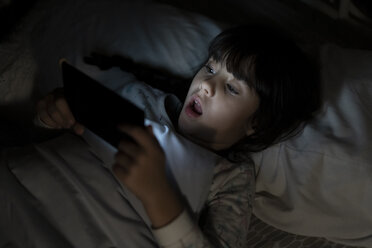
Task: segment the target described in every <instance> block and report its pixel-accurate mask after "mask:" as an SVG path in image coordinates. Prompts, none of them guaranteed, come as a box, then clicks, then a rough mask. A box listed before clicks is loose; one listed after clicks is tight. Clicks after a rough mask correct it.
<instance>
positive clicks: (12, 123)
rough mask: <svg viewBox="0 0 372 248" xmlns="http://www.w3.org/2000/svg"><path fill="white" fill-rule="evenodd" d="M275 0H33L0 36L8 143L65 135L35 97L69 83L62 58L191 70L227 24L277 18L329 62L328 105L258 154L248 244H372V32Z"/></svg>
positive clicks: (116, 84)
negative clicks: (41, 123) (45, 118)
mask: <svg viewBox="0 0 372 248" xmlns="http://www.w3.org/2000/svg"><path fill="white" fill-rule="evenodd" d="M265 2H266V3H262V2H261V3H259V4H257V3H256V4H255V3H247V2H245V1H216V2H215V3H214V6H213V11H210V5H209V4H207V3H206V2H203V1H190V2H189V3H185V2H182V1H159V2H156V1H147V0H142V1H124V0H110V1H99V0H94V1H86V0H79V1H72V0H70V1H63V2H61V1H57V0H53V1H35V3H34V4H33V5H32V6H31V7H30V10H29V11H28V12H26V14H25V15H23V16H22V18H21V19H20V20H19V21H18V22H17V25H16V26H13V28H12V31H11V32H9V34H8V35H7V37H6V38H3V39H2V40H1V44H0V72H1V75H0V111H1V119H0V121H1V123H0V127H1V130H0V135H1V144H0V147H1V149H2V150H6V149H9V148H10V147H17V146H20V145H22V146H23V145H27V144H29V143H31V142H39V141H43V140H47V139H49V138H50V137H55V136H58V135H59V134H60V133H58V132H47V131H45V130H42V129H37V128H35V127H34V126H33V125H32V117H33V115H34V110H33V105H34V104H35V102H36V99H38V98H40V97H41V96H43V95H45V94H46V93H47V92H49V91H50V90H52V89H54V88H55V87H59V86H61V85H62V81H61V76H60V72H59V70H58V66H57V63H56V61H58V59H59V58H61V57H65V58H67V59H68V60H69V61H70V62H72V63H73V64H74V65H75V66H77V67H79V68H84V62H83V60H82V58H83V56H86V55H88V54H89V53H90V52H92V51H99V52H102V53H105V54H108V55H112V54H116V55H117V54H119V55H123V56H128V57H131V58H132V59H133V60H135V61H136V62H139V63H146V64H150V65H152V66H154V67H156V68H161V69H164V70H167V71H170V72H172V73H173V74H175V75H177V76H180V77H183V78H190V77H192V75H193V74H194V73H195V71H196V69H197V68H198V66H199V65H200V61H203V60H204V59H205V56H206V48H207V44H208V42H209V41H210V40H211V39H212V38H213V37H214V36H215V35H216V34H218V33H219V32H220V31H221V30H222V29H223V28H225V27H227V26H230V25H233V24H240V23H252V22H253V23H256V22H259V23H266V24H274V25H277V26H279V27H281V28H283V29H284V30H287V31H288V32H289V33H292V34H293V35H294V36H295V37H296V39H297V41H298V42H299V43H300V44H301V45H302V46H303V47H304V48H305V49H306V51H307V52H308V53H309V55H310V56H312V57H313V58H314V59H318V60H319V64H320V65H321V72H322V74H321V77H322V83H323V88H324V93H323V94H324V95H323V98H324V102H325V104H324V105H323V109H322V111H320V113H319V114H318V115H317V117H316V119H315V120H314V121H313V122H311V123H310V124H309V125H308V126H307V127H306V128H305V130H304V131H303V132H302V133H300V134H299V135H298V136H296V137H294V138H292V139H290V140H288V141H286V142H282V143H280V144H277V145H275V146H273V147H271V148H269V149H267V150H265V151H263V152H260V153H257V154H254V156H253V158H254V161H255V165H256V179H257V190H256V193H257V197H256V201H255V202H254V216H253V217H252V220H251V229H250V238H249V244H250V246H249V247H349V246H350V247H351V246H353V247H372V241H371V240H372V231H371V229H372V228H370V227H372V216H371V211H369V209H370V207H371V203H372V195H371V193H370V192H368V189H369V188H371V186H372V185H371V182H372V180H371V179H372V156H371V153H370V151H372V132H371V131H370V130H369V129H370V128H369V127H370V126H371V125H372V112H371V109H372V105H371V101H370V99H371V96H372V83H371V78H372V75H371V71H372V70H371V69H370V68H371V65H372V52H370V51H367V49H372V47H371V46H370V44H372V43H371V42H370V41H371V40H372V39H371V37H370V36H369V34H368V33H366V32H363V33H362V32H359V31H361V30H363V31H365V30H368V26H353V25H352V24H350V23H348V22H347V23H345V22H344V21H342V22H337V21H334V20H333V19H329V18H327V17H326V16H323V15H322V14H320V13H317V12H314V10H313V9H312V7H309V6H306V5H304V4H298V3H295V2H294V1H274V0H272V1H265ZM222 7H225V8H222ZM226 7H228V8H226ZM226 9H227V11H226ZM294 10H297V11H294ZM314 16H315V17H316V18H318V19H316V20H317V21H316V22H315V21H314V20H315V19H312V18H314ZM294 20H296V22H294ZM332 20H333V21H332ZM314 22H315V23H316V24H314ZM324 23H327V24H329V25H330V26H331V27H333V28H334V30H332V31H330V32H327V31H326V30H325V29H324ZM340 23H341V24H342V25H341V24H340ZM340 25H341V26H340ZM340 27H342V28H343V29H342V30H346V31H345V32H340V30H339V29H340ZM355 30H357V31H355ZM350 34H354V36H353V39H351V38H350V37H351V35H350ZM329 42H330V43H329ZM361 49H364V50H361ZM103 83H105V85H106V86H107V87H109V88H111V89H113V90H117V89H120V87H121V85H120V81H118V80H112V79H111V80H110V79H107V80H106V81H105V82H103ZM168 87H169V86H168ZM173 87H174V86H173ZM169 90H170V91H172V88H170V89H169ZM299 165H301V166H299ZM355 168H357V169H355ZM335 171H336V172H337V173H335ZM296 189H300V190H296ZM356 192H357V193H356ZM282 199H286V201H285V203H283V202H282ZM344 216H348V218H344ZM348 224H349V226H348ZM345 226H346V227H345ZM0 237H1V236H0ZM0 244H1V245H3V244H2V243H1V240H0Z"/></svg>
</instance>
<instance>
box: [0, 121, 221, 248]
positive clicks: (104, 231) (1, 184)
mask: <svg viewBox="0 0 372 248" xmlns="http://www.w3.org/2000/svg"><path fill="white" fill-rule="evenodd" d="M151 125H152V126H153V128H154V130H155V131H154V133H155V135H156V136H157V137H158V138H159V139H160V143H161V144H163V142H164V143H165V144H170V145H171V147H172V148H173V149H171V148H170V149H168V150H169V152H168V153H166V156H167V172H168V173H167V175H168V176H169V177H170V180H171V181H172V182H173V183H175V185H174V186H175V188H177V189H178V190H179V192H180V194H181V196H183V198H184V199H185V202H186V203H188V207H189V210H190V213H191V215H192V216H194V218H195V219H196V220H197V218H198V215H199V213H200V211H201V208H202V206H203V204H204V202H205V200H206V197H207V195H208V192H209V188H210V183H211V180H212V175H213V167H214V164H215V163H216V161H217V160H218V158H217V156H216V155H214V154H213V153H211V152H209V151H207V150H203V149H200V147H198V146H194V145H193V144H192V143H191V142H188V141H187V140H184V139H182V138H181V139H180V138H179V136H178V135H175V134H173V133H171V132H169V131H170V130H169V129H168V128H164V127H163V126H161V125H157V123H151ZM115 151H116V149H115V148H113V147H112V146H110V145H109V144H107V143H105V142H104V141H103V140H101V139H100V138H98V137H97V136H95V135H94V134H92V133H90V132H89V131H88V130H87V131H86V134H85V136H84V137H79V136H76V135H74V134H71V133H66V134H63V135H61V136H59V137H57V138H55V139H52V140H49V141H46V142H43V143H40V144H37V145H32V146H27V147H23V148H16V149H12V150H9V151H7V152H5V151H3V154H2V156H1V162H0V169H1V173H0V219H1V221H0V246H3V245H5V244H12V245H13V246H15V247H18V246H19V247H38V248H43V247H157V245H156V242H155V241H154V238H153V236H152V234H151V230H150V228H149V227H150V222H149V219H148V217H147V216H146V213H145V211H144V209H143V206H142V204H141V202H140V201H139V200H138V199H137V198H136V197H135V196H134V195H133V194H131V193H130V192H129V191H128V190H127V189H126V188H125V187H123V186H122V185H121V184H120V183H119V182H118V181H117V180H116V178H115V177H114V175H113V174H112V172H111V166H112V163H113V154H114V152H115ZM191 154H192V156H190V155H191ZM174 161H177V164H176V166H172V165H170V163H172V162H174ZM190 182H193V183H190ZM17 245H18V246H17ZM11 247H12V246H11Z"/></svg>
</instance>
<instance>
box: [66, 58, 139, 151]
mask: <svg viewBox="0 0 372 248" xmlns="http://www.w3.org/2000/svg"><path fill="white" fill-rule="evenodd" d="M61 68H62V76H63V85H64V96H65V98H66V101H67V103H68V105H69V107H70V109H71V112H72V114H73V115H74V117H75V119H76V120H77V122H79V123H81V124H82V125H84V126H85V127H86V128H88V129H89V130H91V131H92V132H93V133H95V134H96V135H98V136H100V137H101V138H103V139H104V140H106V141H107V142H108V143H110V144H111V145H113V146H115V147H117V145H118V144H119V141H120V139H122V138H124V137H127V136H126V135H124V134H123V133H121V132H119V131H118V130H117V125H118V124H120V123H128V124H133V125H141V126H143V125H144V113H143V111H142V110H141V109H139V108H138V107H137V106H135V105H134V104H132V103H131V102H129V101H128V100H126V99H124V98H122V97H121V96H120V95H118V94H116V93H115V92H114V91H112V90H110V89H108V88H106V87H105V86H103V85H102V84H100V83H99V82H97V81H96V80H94V79H92V78H91V77H89V76H87V75H86V74H84V73H83V72H81V71H79V70H78V69H76V68H75V67H73V66H71V65H70V64H68V63H67V62H65V61H63V62H62V63H61Z"/></svg>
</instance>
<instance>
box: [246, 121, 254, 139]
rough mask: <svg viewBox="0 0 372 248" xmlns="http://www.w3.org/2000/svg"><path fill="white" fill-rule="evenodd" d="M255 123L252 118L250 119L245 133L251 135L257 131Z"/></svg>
mask: <svg viewBox="0 0 372 248" xmlns="http://www.w3.org/2000/svg"><path fill="white" fill-rule="evenodd" d="M253 127H254V123H252V121H251V120H248V122H247V125H246V126H245V135H247V136H249V135H251V134H253V133H254V132H255V130H254V128H253Z"/></svg>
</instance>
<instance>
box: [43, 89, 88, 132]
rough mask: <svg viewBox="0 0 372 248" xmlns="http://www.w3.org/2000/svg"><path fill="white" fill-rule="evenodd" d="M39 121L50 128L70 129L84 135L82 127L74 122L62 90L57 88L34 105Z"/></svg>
mask: <svg viewBox="0 0 372 248" xmlns="http://www.w3.org/2000/svg"><path fill="white" fill-rule="evenodd" d="M36 112H37V114H38V116H39V117H40V120H41V121H42V122H44V123H45V124H46V125H48V126H49V127H50V128H55V129H61V128H71V129H73V130H74V132H75V133H76V134H79V135H81V134H83V133H84V129H85V128H84V126H83V125H81V124H79V123H78V122H76V120H75V118H74V116H73V115H72V113H71V110H70V107H69V106H68V104H67V101H66V99H65V97H64V95H63V88H57V89H55V90H54V91H53V92H51V93H49V94H48V95H47V96H46V97H44V98H43V99H41V100H40V101H38V103H37V104H36Z"/></svg>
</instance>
